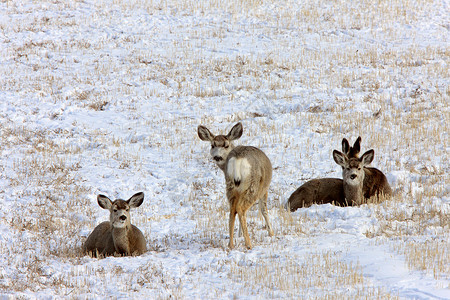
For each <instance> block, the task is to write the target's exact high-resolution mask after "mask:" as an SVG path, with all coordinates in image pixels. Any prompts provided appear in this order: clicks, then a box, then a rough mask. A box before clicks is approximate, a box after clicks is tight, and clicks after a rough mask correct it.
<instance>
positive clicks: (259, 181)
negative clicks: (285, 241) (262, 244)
mask: <svg viewBox="0 0 450 300" xmlns="http://www.w3.org/2000/svg"><path fill="white" fill-rule="evenodd" d="M197 132H198V136H199V137H200V139H201V140H202V141H208V142H210V143H211V151H210V154H211V156H212V158H213V159H214V161H215V163H216V164H217V166H218V167H219V168H220V169H221V170H222V171H223V173H224V175H225V183H226V194H227V198H228V202H229V204H230V220H229V233H230V242H229V244H228V246H229V248H231V249H232V248H233V247H234V237H233V236H234V221H235V218H236V214H238V217H239V223H240V225H241V228H242V232H243V234H244V240H245V246H246V247H247V248H248V249H251V248H252V243H251V241H250V237H249V236H248V230H247V219H246V212H247V210H248V209H249V208H251V207H252V206H253V205H254V204H255V203H256V202H257V201H258V200H259V208H260V211H261V214H262V215H263V217H264V219H265V221H266V227H267V230H268V232H269V236H273V230H272V226H271V225H270V222H269V215H268V212H267V196H268V190H269V185H270V181H271V179H272V164H271V163H270V160H269V158H268V157H267V156H266V155H265V154H264V152H262V151H261V150H259V149H258V148H255V147H251V146H237V147H234V145H233V141H234V140H237V139H239V138H240V137H241V136H242V132H243V129H242V124H241V123H237V124H236V125H234V126H233V128H231V130H230V132H229V133H228V134H227V135H217V136H215V135H213V134H212V133H211V132H210V131H209V130H208V128H206V127H205V126H202V125H200V126H198V129H197Z"/></svg>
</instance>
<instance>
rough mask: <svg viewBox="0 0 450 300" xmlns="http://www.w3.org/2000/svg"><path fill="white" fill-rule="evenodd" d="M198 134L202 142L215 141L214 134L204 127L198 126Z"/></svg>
mask: <svg viewBox="0 0 450 300" xmlns="http://www.w3.org/2000/svg"><path fill="white" fill-rule="evenodd" d="M197 134H198V137H199V138H200V139H201V140H202V141H207V142H211V141H212V140H213V139H214V134H212V133H211V131H209V129H208V128H206V127H205V126H203V125H199V126H198V128H197Z"/></svg>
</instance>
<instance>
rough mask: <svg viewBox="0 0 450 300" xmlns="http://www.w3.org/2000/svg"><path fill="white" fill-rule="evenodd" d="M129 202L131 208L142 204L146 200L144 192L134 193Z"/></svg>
mask: <svg viewBox="0 0 450 300" xmlns="http://www.w3.org/2000/svg"><path fill="white" fill-rule="evenodd" d="M127 202H128V205H130V207H131V208H134V207H139V206H141V204H142V202H144V193H143V192H140V193H137V194H134V195H133V196H131V198H130V199H128V200H127Z"/></svg>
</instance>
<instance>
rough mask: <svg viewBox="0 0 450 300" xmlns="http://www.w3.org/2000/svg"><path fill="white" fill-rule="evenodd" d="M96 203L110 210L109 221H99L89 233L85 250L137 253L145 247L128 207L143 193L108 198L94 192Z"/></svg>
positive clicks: (137, 202) (95, 253) (102, 253)
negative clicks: (132, 222) (132, 221)
mask: <svg viewBox="0 0 450 300" xmlns="http://www.w3.org/2000/svg"><path fill="white" fill-rule="evenodd" d="M97 202H98V205H100V207H101V208H103V209H108V210H109V213H110V215H109V221H105V222H103V223H100V224H99V225H98V226H97V227H95V229H94V231H92V233H91V234H90V235H89V236H88V238H87V240H86V242H85V243H84V246H83V251H84V252H85V253H86V254H90V255H93V256H99V255H100V256H103V257H104V256H109V255H114V256H128V255H140V254H142V253H144V252H146V251H147V246H146V242H145V238H144V235H143V234H142V232H141V231H140V230H139V228H137V227H136V226H134V225H132V224H131V218H130V209H131V208H135V207H139V206H140V205H141V204H142V202H144V193H142V192H141V193H137V194H135V195H133V196H132V197H131V198H130V199H128V200H127V201H125V200H122V199H117V200H115V201H111V200H110V199H109V198H108V197H106V196H104V195H98V196H97Z"/></svg>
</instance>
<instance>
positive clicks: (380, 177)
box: [363, 167, 392, 199]
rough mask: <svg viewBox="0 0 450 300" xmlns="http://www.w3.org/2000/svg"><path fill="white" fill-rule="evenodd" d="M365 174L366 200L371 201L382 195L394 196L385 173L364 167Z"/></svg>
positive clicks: (364, 188)
mask: <svg viewBox="0 0 450 300" xmlns="http://www.w3.org/2000/svg"><path fill="white" fill-rule="evenodd" d="M364 173H365V176H364V184H363V193H364V198H366V199H369V198H372V197H374V196H376V197H379V196H381V195H385V196H390V195H392V189H391V187H390V185H389V182H388V180H387V178H386V176H385V175H384V174H383V172H381V171H380V170H378V169H377V168H371V167H364Z"/></svg>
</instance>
